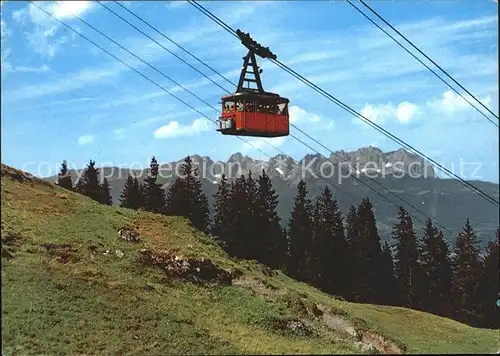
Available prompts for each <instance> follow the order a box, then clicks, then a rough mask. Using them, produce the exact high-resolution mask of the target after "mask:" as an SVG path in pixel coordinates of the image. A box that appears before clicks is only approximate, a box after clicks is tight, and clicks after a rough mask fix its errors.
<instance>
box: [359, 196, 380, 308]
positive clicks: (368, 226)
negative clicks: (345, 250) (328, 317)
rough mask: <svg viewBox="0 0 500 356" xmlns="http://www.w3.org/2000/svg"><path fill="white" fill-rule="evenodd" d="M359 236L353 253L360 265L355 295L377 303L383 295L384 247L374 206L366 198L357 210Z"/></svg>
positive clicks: (365, 300)
mask: <svg viewBox="0 0 500 356" xmlns="http://www.w3.org/2000/svg"><path fill="white" fill-rule="evenodd" d="M357 221H358V236H356V238H357V240H355V241H353V242H352V243H353V249H354V250H353V253H354V256H355V257H354V258H355V259H356V263H357V264H358V267H357V268H356V270H357V276H356V278H355V279H354V280H355V285H354V286H353V289H354V293H355V294H356V295H357V297H358V298H360V297H361V300H360V301H364V302H369V303H376V302H377V301H378V300H380V295H381V294H382V292H381V290H380V287H379V285H378V282H377V281H378V279H379V278H380V274H381V271H380V259H381V255H382V247H381V245H380V236H379V234H378V229H377V226H376V222H375V216H374V214H373V205H372V204H371V202H370V200H369V199H368V198H364V199H363V200H362V201H361V203H360V204H359V206H358V209H357Z"/></svg>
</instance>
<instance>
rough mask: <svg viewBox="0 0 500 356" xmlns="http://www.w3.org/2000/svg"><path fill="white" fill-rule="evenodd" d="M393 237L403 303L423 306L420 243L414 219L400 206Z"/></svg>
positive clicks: (418, 306)
mask: <svg viewBox="0 0 500 356" xmlns="http://www.w3.org/2000/svg"><path fill="white" fill-rule="evenodd" d="M392 237H393V239H394V240H396V244H395V248H396V255H395V261H394V262H395V263H394V266H395V272H396V279H397V284H398V289H399V292H400V293H401V294H400V297H401V299H400V303H401V305H403V306H405V307H408V308H422V306H421V301H420V293H419V292H420V291H419V287H420V286H421V285H422V282H421V281H422V278H423V273H422V269H421V266H420V261H419V257H420V256H419V249H420V247H419V244H418V240H417V236H416V234H415V230H414V229H413V221H412V218H411V216H410V215H409V214H408V212H407V211H406V210H405V209H404V208H403V207H400V208H399V213H398V222H397V223H395V224H394V226H393V231H392Z"/></svg>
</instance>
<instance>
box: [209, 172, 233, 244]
mask: <svg viewBox="0 0 500 356" xmlns="http://www.w3.org/2000/svg"><path fill="white" fill-rule="evenodd" d="M214 198H215V203H214V208H215V209H214V210H215V214H214V221H213V226H212V235H214V236H215V237H216V238H217V239H218V240H219V241H220V242H221V243H222V246H223V247H224V248H227V241H226V239H227V238H228V234H229V233H230V222H231V214H232V212H231V211H230V210H229V201H230V199H231V185H230V184H229V182H228V180H227V178H226V175H225V174H222V177H221V180H220V182H219V184H218V187H217V192H216V193H215V194H214Z"/></svg>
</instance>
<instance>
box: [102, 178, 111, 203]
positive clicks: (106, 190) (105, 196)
mask: <svg viewBox="0 0 500 356" xmlns="http://www.w3.org/2000/svg"><path fill="white" fill-rule="evenodd" d="M100 202H101V203H102V204H105V205H113V198H112V197H111V189H110V187H109V183H108V179H107V178H106V177H104V179H103V182H102V184H101V200H100Z"/></svg>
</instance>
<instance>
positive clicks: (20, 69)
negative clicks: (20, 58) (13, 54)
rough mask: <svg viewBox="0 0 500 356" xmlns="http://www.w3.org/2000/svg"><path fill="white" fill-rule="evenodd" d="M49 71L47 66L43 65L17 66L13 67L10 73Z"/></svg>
mask: <svg viewBox="0 0 500 356" xmlns="http://www.w3.org/2000/svg"><path fill="white" fill-rule="evenodd" d="M49 70H50V68H49V66H47V65H46V64H43V65H41V66H40V67H26V66H17V67H13V68H12V69H11V70H10V71H11V72H19V73H46V72H48V71H49Z"/></svg>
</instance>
